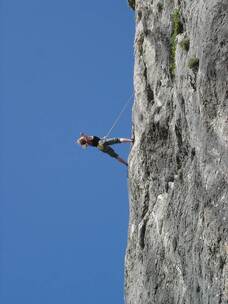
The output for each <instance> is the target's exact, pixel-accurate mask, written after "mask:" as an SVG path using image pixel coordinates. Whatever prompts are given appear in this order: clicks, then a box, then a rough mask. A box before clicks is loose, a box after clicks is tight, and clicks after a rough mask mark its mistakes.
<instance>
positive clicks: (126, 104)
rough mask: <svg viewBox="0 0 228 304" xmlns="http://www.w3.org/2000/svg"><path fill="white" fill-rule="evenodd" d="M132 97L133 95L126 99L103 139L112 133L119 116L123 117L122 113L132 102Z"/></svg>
mask: <svg viewBox="0 0 228 304" xmlns="http://www.w3.org/2000/svg"><path fill="white" fill-rule="evenodd" d="M133 96H134V93H132V94H131V96H130V97H129V98H128V100H127V102H126V103H125V104H124V106H123V108H122V110H121V111H120V113H119V114H118V116H117V118H116V119H115V120H114V123H113V125H112V126H111V128H110V130H109V131H108V133H107V134H106V135H105V136H104V137H103V138H107V137H108V136H109V135H110V133H111V132H112V130H113V129H114V128H115V126H116V125H117V123H118V122H119V120H120V118H121V116H122V115H123V113H124V112H125V110H126V108H127V106H128V104H129V103H130V101H131V100H132V97H133Z"/></svg>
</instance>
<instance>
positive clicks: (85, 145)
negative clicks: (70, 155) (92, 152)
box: [77, 136, 88, 148]
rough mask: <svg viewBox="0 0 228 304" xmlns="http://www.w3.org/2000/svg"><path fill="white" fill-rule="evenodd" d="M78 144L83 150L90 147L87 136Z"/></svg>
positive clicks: (82, 137)
mask: <svg viewBox="0 0 228 304" xmlns="http://www.w3.org/2000/svg"><path fill="white" fill-rule="evenodd" d="M77 144H79V145H80V146H81V147H82V148H87V147H88V142H87V140H86V137H85V136H80V137H79V139H78V140H77Z"/></svg>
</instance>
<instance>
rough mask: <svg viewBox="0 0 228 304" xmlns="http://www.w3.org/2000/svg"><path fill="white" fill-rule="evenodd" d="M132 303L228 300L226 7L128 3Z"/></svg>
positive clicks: (215, 2) (219, 303)
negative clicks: (131, 21) (132, 27)
mask: <svg viewBox="0 0 228 304" xmlns="http://www.w3.org/2000/svg"><path fill="white" fill-rule="evenodd" d="M129 5H130V6H131V7H132V8H133V9H134V10H135V15H136V35H135V70H134V88H135V102H134V107H133V134H134V137H135V142H134V145H133V147H132V150H131V153H130V156H129V196H130V220H129V237H128V247H127V251H126V261H125V263H126V265H125V300H126V304H161V303H163V304H169V303H170V304H177V303H179V304H184V303H185V304H201V303H203V304H206V303H210V304H225V303H227V302H228V242H227V236H228V230H227V226H228V208H227V204H228V0H129Z"/></svg>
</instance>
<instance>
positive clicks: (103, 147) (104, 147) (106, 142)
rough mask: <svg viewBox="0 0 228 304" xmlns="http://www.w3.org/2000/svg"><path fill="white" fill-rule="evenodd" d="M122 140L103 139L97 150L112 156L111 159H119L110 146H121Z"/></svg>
mask: <svg viewBox="0 0 228 304" xmlns="http://www.w3.org/2000/svg"><path fill="white" fill-rule="evenodd" d="M119 143H120V140H119V139H118V138H108V139H101V140H99V142H98V145H97V148H98V149H99V150H100V151H102V152H104V153H107V154H108V155H110V156H111V157H114V158H117V157H118V156H119V155H118V154H117V153H116V152H115V151H114V150H113V149H112V148H111V147H110V145H115V144H119Z"/></svg>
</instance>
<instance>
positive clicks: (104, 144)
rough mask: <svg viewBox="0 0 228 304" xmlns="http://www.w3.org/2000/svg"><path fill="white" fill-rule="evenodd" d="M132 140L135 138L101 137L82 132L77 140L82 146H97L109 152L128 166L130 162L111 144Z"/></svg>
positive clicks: (130, 141)
mask: <svg viewBox="0 0 228 304" xmlns="http://www.w3.org/2000/svg"><path fill="white" fill-rule="evenodd" d="M132 142H133V140H132V139H128V138H100V137H97V136H90V135H87V134H84V133H81V134H80V137H79V139H78V140H77V141H76V143H77V144H79V145H80V146H81V147H82V148H87V147H88V146H91V147H97V148H98V149H99V150H100V151H102V152H104V153H107V154H108V155H110V156H111V157H114V158H115V159H117V160H118V161H119V162H120V163H122V164H124V165H126V166H128V163H127V162H126V161H125V160H124V159H123V158H121V157H120V156H119V155H118V154H117V153H116V152H115V151H114V150H113V149H112V148H111V147H110V146H111V145H114V144H121V143H132Z"/></svg>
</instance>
